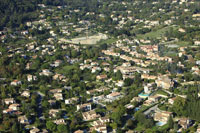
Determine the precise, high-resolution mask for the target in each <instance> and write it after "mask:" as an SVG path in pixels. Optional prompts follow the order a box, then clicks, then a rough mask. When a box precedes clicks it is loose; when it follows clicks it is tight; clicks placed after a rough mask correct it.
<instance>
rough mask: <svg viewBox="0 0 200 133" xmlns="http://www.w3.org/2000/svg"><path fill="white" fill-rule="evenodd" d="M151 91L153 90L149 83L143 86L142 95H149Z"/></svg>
mask: <svg viewBox="0 0 200 133" xmlns="http://www.w3.org/2000/svg"><path fill="white" fill-rule="evenodd" d="M153 89H154V88H153V84H151V83H148V84H146V85H144V93H145V94H150V93H151V92H152V90H153Z"/></svg>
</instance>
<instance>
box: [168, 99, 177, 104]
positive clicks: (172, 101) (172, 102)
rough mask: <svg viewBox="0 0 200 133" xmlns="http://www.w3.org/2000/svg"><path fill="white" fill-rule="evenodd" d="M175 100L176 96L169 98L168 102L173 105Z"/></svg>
mask: <svg viewBox="0 0 200 133" xmlns="http://www.w3.org/2000/svg"><path fill="white" fill-rule="evenodd" d="M175 100H176V97H173V98H169V99H168V103H169V104H172V105H173V104H174V101H175Z"/></svg>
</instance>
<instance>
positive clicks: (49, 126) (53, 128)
mask: <svg viewBox="0 0 200 133" xmlns="http://www.w3.org/2000/svg"><path fill="white" fill-rule="evenodd" d="M46 127H47V129H49V130H50V131H56V124H55V123H53V122H52V121H47V123H46Z"/></svg>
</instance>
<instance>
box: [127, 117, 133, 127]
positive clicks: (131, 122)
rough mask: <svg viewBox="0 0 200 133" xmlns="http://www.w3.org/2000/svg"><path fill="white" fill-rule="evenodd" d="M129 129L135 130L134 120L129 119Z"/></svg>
mask: <svg viewBox="0 0 200 133" xmlns="http://www.w3.org/2000/svg"><path fill="white" fill-rule="evenodd" d="M127 127H128V128H129V129H133V128H134V122H133V120H131V119H129V120H128V121H127Z"/></svg>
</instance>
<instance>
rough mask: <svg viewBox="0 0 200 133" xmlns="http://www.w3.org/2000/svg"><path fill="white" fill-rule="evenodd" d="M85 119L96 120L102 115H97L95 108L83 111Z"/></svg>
mask: <svg viewBox="0 0 200 133" xmlns="http://www.w3.org/2000/svg"><path fill="white" fill-rule="evenodd" d="M82 116H83V120H85V121H89V120H94V119H97V118H98V117H100V115H97V113H96V112H95V111H94V110H90V111H88V112H83V113H82Z"/></svg>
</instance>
